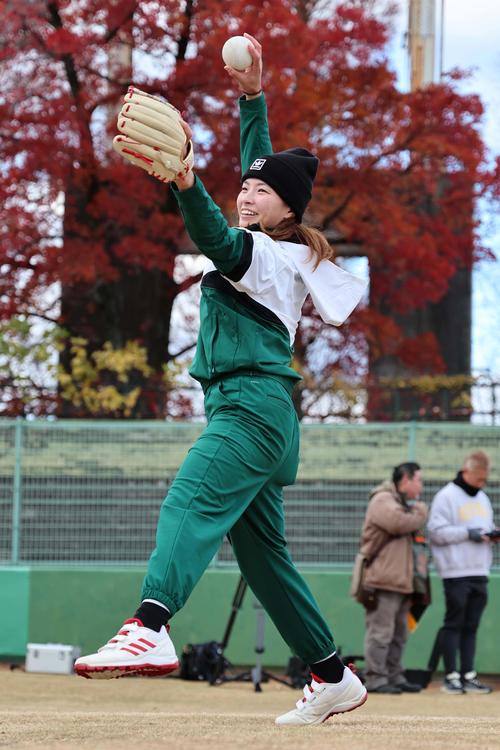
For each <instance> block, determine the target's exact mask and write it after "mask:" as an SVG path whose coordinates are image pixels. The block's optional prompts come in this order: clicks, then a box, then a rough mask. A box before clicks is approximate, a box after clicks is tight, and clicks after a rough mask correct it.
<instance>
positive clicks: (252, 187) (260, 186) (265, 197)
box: [236, 177, 293, 229]
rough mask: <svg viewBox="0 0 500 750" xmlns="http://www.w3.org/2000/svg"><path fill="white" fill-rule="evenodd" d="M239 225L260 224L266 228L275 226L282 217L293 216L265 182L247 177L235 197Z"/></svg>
mask: <svg viewBox="0 0 500 750" xmlns="http://www.w3.org/2000/svg"><path fill="white" fill-rule="evenodd" d="M236 208H237V209H238V221H239V226H240V227H243V228H244V227H249V226H250V225H251V224H260V225H261V226H262V227H266V228H267V229H273V228H274V227H276V226H277V225H278V224H279V223H280V221H282V219H286V218H290V217H291V216H293V212H292V210H291V209H290V208H289V207H288V206H287V205H286V203H285V202H284V201H283V200H282V199H281V198H280V197H279V195H278V193H277V192H276V191H275V190H273V189H272V187H270V186H269V185H268V184H267V183H265V182H262V181H261V180H257V179H254V178H253V177H249V178H248V179H247V180H245V182H244V183H243V185H242V186H241V191H240V193H239V195H238V197H237V199H236Z"/></svg>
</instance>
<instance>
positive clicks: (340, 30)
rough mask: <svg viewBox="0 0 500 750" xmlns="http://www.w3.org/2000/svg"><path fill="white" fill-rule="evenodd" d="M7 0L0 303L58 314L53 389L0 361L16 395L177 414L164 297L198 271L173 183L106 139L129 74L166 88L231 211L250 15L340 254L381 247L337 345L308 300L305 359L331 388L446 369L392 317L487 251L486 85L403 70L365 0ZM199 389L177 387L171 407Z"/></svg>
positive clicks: (281, 128)
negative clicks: (363, 299)
mask: <svg viewBox="0 0 500 750" xmlns="http://www.w3.org/2000/svg"><path fill="white" fill-rule="evenodd" d="M2 16H3V28H2V31H1V47H0V49H1V52H0V80H1V84H2V86H1V96H0V115H1V123H2V124H1V125H0V129H1V130H0V134H1V146H0V150H1V156H2V169H1V170H0V204H1V207H0V219H1V221H0V227H1V228H0V236H1V249H0V265H1V268H2V278H1V280H0V319H1V320H2V321H4V323H5V325H6V326H7V328H6V329H5V330H6V331H9V332H10V335H11V338H12V337H13V339H16V336H17V338H19V335H20V328H19V326H21V328H22V326H23V325H25V324H26V323H27V322H30V330H32V331H33V328H34V325H33V323H34V322H36V321H40V320H41V321H46V322H47V321H48V322H49V323H53V324H54V326H56V328H55V329H54V330H55V331H56V334H57V335H56V338H57V341H58V345H59V348H60V349H61V351H60V356H59V362H58V363H56V364H55V365H54V361H53V358H52V360H51V362H52V364H51V366H53V367H55V368H56V370H57V371H58V373H59V382H60V387H59V390H58V393H57V394H56V395H55V396H54V398H52V400H51V399H50V398H48V396H47V393H46V392H45V391H44V393H43V397H40V398H39V399H38V400H37V399H36V398H33V393H34V392H35V391H36V389H37V387H38V385H37V383H35V382H31V383H28V386H27V389H26V383H25V382H24V381H22V378H21V379H19V378H18V377H16V375H15V373H13V372H12V370H11V368H3V370H2V368H1V367H0V383H3V385H4V386H5V387H6V388H8V393H9V397H8V402H7V401H4V404H3V409H4V413H6V414H10V415H13V414H19V413H21V414H22V413H26V412H29V411H30V410H31V411H33V410H35V411H36V412H37V413H49V412H51V411H55V412H56V413H58V414H59V415H61V416H89V415H92V414H93V415H96V416H109V415H111V416H131V417H164V416H167V415H168V414H169V413H170V410H171V406H172V401H171V400H172V398H175V394H172V386H171V379H170V381H169V366H170V365H171V364H172V362H173V361H174V360H175V359H176V356H177V355H178V352H177V351H176V350H175V343H173V342H175V331H173V332H172V331H171V330H170V320H171V311H172V304H173V301H174V299H175V298H176V296H177V295H178V294H179V292H180V291H183V290H185V289H187V288H188V287H189V286H190V285H191V284H192V283H194V282H195V281H196V280H197V279H198V277H197V276H189V275H188V276H187V277H186V278H185V279H184V280H183V281H178V280H176V278H175V275H174V266H175V260H176V257H177V256H179V255H180V254H182V253H185V252H191V250H192V248H191V247H190V245H189V241H188V240H187V238H186V235H185V233H184V229H183V225H182V221H181V219H180V216H179V213H178V211H177V208H176V204H175V201H174V200H173V198H172V196H171V194H170V191H169V189H168V188H166V187H165V186H164V185H162V184H161V183H159V182H157V181H155V180H154V179H153V178H150V177H149V176H147V175H146V174H144V173H143V172H142V171H141V170H138V169H134V168H133V167H131V166H130V165H128V164H126V163H124V162H122V161H121V160H120V159H119V157H118V156H117V155H116V154H114V153H113V152H112V150H111V148H110V139H111V137H112V135H113V134H114V130H115V129H114V121H115V118H116V112H117V108H118V106H119V102H120V100H121V97H122V96H123V94H124V92H125V91H126V88H127V86H128V84H129V83H130V82H133V83H134V84H135V85H136V86H138V87H139V88H142V89H144V90H146V91H150V92H152V93H159V94H163V95H165V96H166V97H167V98H168V100H169V101H171V102H172V103H173V104H174V105H175V106H177V107H178V108H179V109H181V110H182V111H183V112H185V116H186V119H187V120H188V121H189V122H190V124H191V126H192V127H193V130H194V137H195V143H196V157H197V166H196V169H197V172H198V173H199V174H200V176H201V177H202V179H203V180H204V182H205V184H206V185H207V188H208V190H209V191H210V192H211V194H212V195H213V196H214V198H215V199H216V201H217V202H218V203H219V205H220V206H221V208H222V209H223V210H224V212H225V213H226V215H227V216H228V217H230V216H233V217H234V214H233V210H234V200H235V196H236V194H237V191H238V184H239V133H238V118H237V96H236V94H237V92H236V91H235V89H234V87H233V85H232V84H231V82H230V81H229V79H228V78H227V76H226V74H225V73H224V70H223V64H222V61H221V58H220V50H221V48H222V45H223V43H224V41H225V40H226V39H227V37H228V36H230V35H233V34H236V33H242V32H243V31H247V30H248V31H250V32H251V33H255V34H256V36H258V38H259V41H261V43H262V44H263V46H264V54H265V75H264V88H265V91H266V97H267V101H268V106H269V111H270V123H271V135H272V139H273V145H274V147H275V149H276V150H279V149H284V148H288V147H290V146H294V145H297V144H301V145H304V146H309V147H310V148H311V149H312V150H314V151H315V152H316V153H317V154H318V156H319V157H320V159H321V169H320V172H319V177H318V181H317V184H316V189H315V196H314V200H313V203H312V205H311V217H312V218H313V220H314V222H315V223H316V225H318V226H319V227H321V228H322V229H323V230H324V231H326V232H327V233H329V235H330V236H331V237H332V239H333V240H334V241H335V242H336V244H337V247H338V253H339V255H341V256H342V255H349V254H360V255H367V256H368V258H369V263H370V276H371V289H370V299H369V302H368V304H367V305H366V306H365V307H364V308H360V309H359V310H358V311H357V312H356V313H355V314H354V315H353V316H352V318H351V319H350V321H349V323H348V324H347V325H346V326H345V327H343V328H342V329H340V330H339V331H334V332H330V333H327V334H325V333H324V331H323V329H321V331H322V332H321V336H322V337H323V338H322V341H324V342H325V347H326V348H327V349H328V351H329V352H330V354H329V355H328V356H324V357H323V358H322V359H321V362H320V364H319V365H318V364H317V358H316V359H315V357H314V352H315V349H314V342H315V341H317V340H318V331H319V329H318V322H317V320H316V319H315V317H314V313H313V312H312V311H311V314H310V315H308V316H306V319H305V322H304V325H303V326H302V327H301V331H300V333H299V337H298V339H297V357H296V364H297V367H298V368H299V369H301V370H302V371H303V372H304V374H305V376H306V382H307V383H308V385H309V386H311V387H312V386H314V385H316V386H317V387H318V388H323V390H324V392H326V391H327V390H328V388H329V387H331V386H332V385H333V384H334V383H335V382H338V380H339V378H340V376H342V377H353V376H359V375H360V374H361V373H362V370H363V368H364V370H365V371H366V366H367V361H369V364H370V368H374V369H376V363H377V361H382V360H384V358H386V359H387V357H389V358H393V359H396V360H398V361H399V362H401V363H403V365H404V366H406V367H408V368H409V369H410V370H411V371H415V372H433V371H440V370H443V368H444V364H443V357H442V354H441V353H440V348H439V343H438V342H437V341H436V337H435V336H433V334H432V333H426V334H424V335H423V336H420V337H419V336H414V337H413V338H411V337H410V339H408V336H405V330H404V325H403V324H402V322H401V316H404V315H406V314H408V313H410V312H411V311H412V310H413V309H415V308H418V307H419V306H420V307H421V306H423V305H425V304H427V303H432V302H436V301H438V300H439V299H440V298H441V297H442V295H443V294H445V292H446V290H447V288H448V284H449V281H450V279H452V277H453V275H454V274H455V273H456V271H457V269H458V268H460V267H462V266H463V264H464V263H465V264H469V265H470V263H472V262H473V261H474V260H476V259H477V258H478V257H481V256H482V255H484V254H485V253H486V250H485V249H484V248H482V247H481V244H480V242H479V238H478V235H477V223H476V222H475V219H474V216H473V212H472V211H471V210H470V207H471V205H472V204H473V203H474V201H475V200H477V198H478V197H480V196H481V197H482V196H486V195H487V194H488V193H489V191H491V193H493V192H494V191H495V190H496V191H497V192H498V190H499V189H498V175H497V174H495V171H494V170H492V171H491V172H490V171H488V168H487V164H486V152H485V147H484V144H483V142H482V140H481V136H480V132H479V126H480V123H481V116H482V106H481V103H480V101H479V99H478V98H477V97H475V96H463V95H460V94H459V93H458V92H457V87H456V84H455V82H454V79H453V77H451V78H450V79H449V80H448V81H447V82H445V83H443V84H440V85H436V86H431V87H429V88H428V89H426V90H425V91H420V92H414V93H403V92H401V91H399V90H398V88H397V87H396V82H395V76H394V73H393V72H391V70H390V67H389V65H388V63H387V60H386V58H385V47H386V44H387V40H388V38H389V34H390V30H389V27H388V26H387V24H386V22H385V19H384V18H382V17H380V16H379V15H378V13H377V12H376V8H375V6H374V5H373V4H371V3H366V2H365V3H362V2H360V1H359V0H351V1H349V2H343V3H331V4H329V3H324V2H319V1H318V2H314V0H295V1H293V0H289V1H285V0H275V1H274V2H263V3H256V2H239V1H237V2H225V1H216V0H206V1H205V2H201V1H198V2H196V1H195V0H184V1H183V2H178V1H176V2H174V1H173V0H170V1H169V0H167V1H165V0H163V1H162V2H159V0H150V1H149V2H141V1H140V0H101V1H100V2H97V0H81V2H78V3H76V2H74V0H29V2H28V0H16V2H15V3H13V2H5V0H4V2H3V3H2ZM256 19H258V22H256ZM256 26H258V28H256ZM298 42H300V43H298ZM444 186H445V187H444ZM59 290H60V293H59ZM398 316H399V318H398ZM16 326H17V327H16ZM35 328H36V326H35ZM22 336H23V337H24V341H25V343H26V341H27V340H28V339H27V334H26V330H25V328H22ZM33 336H35V337H36V332H33ZM42 338H43V337H42ZM12 346H14V349H15V345H14V344H12ZM12 346H11V348H10V349H8V347H6V349H5V350H6V351H7V350H9V351H14V349H12ZM40 346H41V347H42V352H43V355H41V356H42V359H43V356H45V357H46V358H48V359H50V356H49V355H50V353H49V352H48V351H47V344H46V342H44V341H41V342H40ZM316 347H317V344H316ZM21 349H22V346H21ZM17 351H20V349H19V346H18V347H17ZM1 353H2V352H1V350H0V355H1ZM314 361H315V362H316V364H314ZM169 382H170V385H169ZM23 389H25V390H23ZM42 390H43V388H42ZM318 392H319V391H318ZM26 394H28V395H26ZM82 394H84V396H82ZM85 394H86V395H85ZM303 395H304V398H306V395H307V394H305V391H304V394H303ZM35 402H36V407H33V403H35ZM304 404H305V405H303V408H304V409H305V410H306V411H307V409H309V406H308V405H307V404H306V403H305V401H304ZM189 410H190V404H189V399H187V400H186V399H184V398H181V399H178V401H177V408H176V414H180V415H183V414H184V415H188V414H189Z"/></svg>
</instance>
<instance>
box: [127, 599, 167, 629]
mask: <svg viewBox="0 0 500 750" xmlns="http://www.w3.org/2000/svg"><path fill="white" fill-rule="evenodd" d="M170 616H171V615H170V612H169V611H168V609H165V608H164V607H161V606H160V605H159V604H153V602H142V604H141V606H140V607H139V609H138V610H137V611H136V613H135V615H134V617H137V619H138V620H140V621H141V622H142V624H143V625H144V627H145V628H150V629H151V630H156V631H157V632H160V630H161V626H162V625H166V624H167V622H168V621H169V619H170Z"/></svg>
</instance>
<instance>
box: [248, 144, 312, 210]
mask: <svg viewBox="0 0 500 750" xmlns="http://www.w3.org/2000/svg"><path fill="white" fill-rule="evenodd" d="M318 166H319V159H318V158H317V157H316V156H314V155H313V154H311V152H310V151H307V149H305V148H289V149H287V150H286V151H278V152H277V153H276V154H269V155H264V156H262V157H261V158H260V159H255V161H254V162H253V163H252V164H251V165H250V167H249V169H247V171H246V172H245V174H244V175H243V177H242V178H241V181H242V182H244V181H245V180H247V179H249V178H254V179H256V180H262V182H265V183H267V184H268V185H269V186H270V187H272V189H273V190H275V191H276V192H277V193H278V195H279V197H280V198H281V199H282V200H283V201H284V202H285V203H286V205H287V206H290V208H291V209H292V211H293V212H294V214H295V216H296V218H297V221H298V222H299V223H300V222H301V221H302V216H303V214H304V211H305V210H306V206H307V204H308V203H309V201H310V200H311V196H312V186H313V182H314V178H315V177H316V172H317V171H318Z"/></svg>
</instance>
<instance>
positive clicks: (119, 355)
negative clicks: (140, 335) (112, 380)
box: [92, 341, 153, 383]
mask: <svg viewBox="0 0 500 750" xmlns="http://www.w3.org/2000/svg"><path fill="white" fill-rule="evenodd" d="M92 358H93V360H94V362H95V364H96V367H97V369H98V370H111V371H112V372H116V374H117V377H118V380H119V381H120V383H126V382H127V380H128V378H127V371H128V370H131V369H135V370H139V372H142V374H143V375H144V376H145V377H148V376H149V375H151V373H152V372H153V371H152V369H151V367H150V366H149V365H148V362H147V352H146V349H145V348H144V347H141V346H139V345H138V344H137V342H136V341H127V345H126V346H125V348H124V349H113V347H112V345H111V344H110V342H109V341H106V343H105V344H104V347H103V349H101V351H99V352H94V353H93V355H92Z"/></svg>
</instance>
